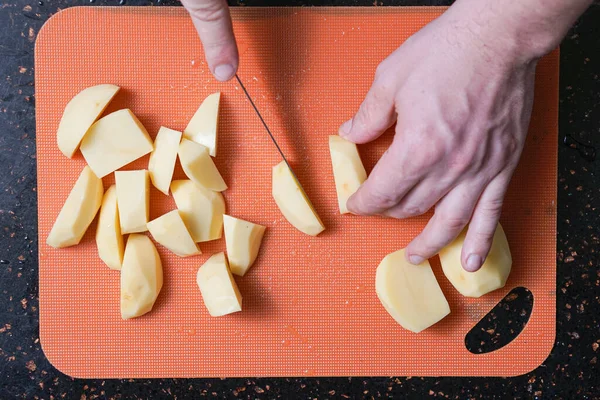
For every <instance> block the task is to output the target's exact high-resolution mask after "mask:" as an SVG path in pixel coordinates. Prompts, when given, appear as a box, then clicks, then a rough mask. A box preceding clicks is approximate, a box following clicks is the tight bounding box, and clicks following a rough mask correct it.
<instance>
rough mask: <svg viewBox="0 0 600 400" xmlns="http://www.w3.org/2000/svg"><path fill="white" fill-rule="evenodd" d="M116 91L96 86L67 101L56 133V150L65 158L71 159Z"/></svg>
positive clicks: (105, 86) (111, 86) (110, 87)
mask: <svg viewBox="0 0 600 400" xmlns="http://www.w3.org/2000/svg"><path fill="white" fill-rule="evenodd" d="M118 91H119V87H118V86H115V85H108V84H104V85H96V86H92V87H89V88H86V89H83V90H82V91H81V92H79V93H78V94H77V95H75V97H73V98H72V99H71V101H69V103H68V104H67V106H66V107H65V110H64V112H63V115H62V118H61V119H60V123H59V124H58V131H57V132H56V142H57V144H58V148H59V149H60V151H61V152H62V153H63V154H64V155H65V156H67V157H69V158H73V155H74V154H75V152H76V151H77V149H78V148H79V144H80V143H81V140H82V139H83V137H84V136H85V134H86V132H87V131H88V129H90V127H91V126H92V125H93V124H94V122H96V120H97V119H98V117H100V115H101V114H102V113H103V112H104V110H105V109H106V106H108V104H109V103H110V101H111V100H112V99H113V98H114V97H115V95H116V94H117V92H118Z"/></svg>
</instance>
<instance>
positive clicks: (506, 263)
mask: <svg viewBox="0 0 600 400" xmlns="http://www.w3.org/2000/svg"><path fill="white" fill-rule="evenodd" d="M466 234H467V230H466V229H465V230H464V231H463V232H462V233H461V234H460V236H458V237H457V238H456V239H455V240H454V241H453V242H452V243H450V244H449V245H448V246H446V247H444V248H443V249H442V250H441V251H440V262H441V263H442V269H443V271H444V275H446V278H448V280H449V281H450V283H452V285H453V286H454V287H455V288H456V290H458V291H459V292H460V294H462V295H463V296H466V297H481V296H483V295H485V294H487V293H490V292H492V291H494V290H496V289H500V288H503V287H504V285H505V284H506V280H507V279H508V276H509V275H510V270H511V268H512V256H511V254H510V247H509V246H508V240H507V239H506V234H505V233H504V229H502V226H500V224H498V226H497V227H496V232H495V233H494V239H493V244H492V248H491V250H490V253H489V255H488V256H487V258H486V260H485V262H484V263H483V265H482V266H481V269H479V270H478V271H476V272H468V271H465V269H464V268H463V267H462V264H461V262H460V260H461V253H462V248H463V244H464V242H465V237H466Z"/></svg>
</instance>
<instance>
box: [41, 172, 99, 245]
mask: <svg viewBox="0 0 600 400" xmlns="http://www.w3.org/2000/svg"><path fill="white" fill-rule="evenodd" d="M103 194H104V187H103V186H102V180H101V179H100V178H98V177H97V176H96V175H94V173H93V172H92V170H91V169H90V167H88V166H86V167H85V168H83V171H81V174H79V178H77V181H76V182H75V185H74V186H73V189H71V193H69V196H68V197H67V200H66V201H65V204H64V205H63V207H62V209H61V210H60V213H59V214H58V217H56V221H55V222H54V225H53V226H52V230H51V231H50V234H49V235H48V238H47V239H46V243H47V244H48V245H49V246H52V247H56V248H60V247H68V246H73V245H76V244H78V243H79V241H81V238H82V237H83V235H84V234H85V231H86V230H87V228H88V227H89V226H90V224H91V223H92V221H93V220H94V217H95V216H96V213H97V212H98V209H99V208H100V204H101V203H102V195H103Z"/></svg>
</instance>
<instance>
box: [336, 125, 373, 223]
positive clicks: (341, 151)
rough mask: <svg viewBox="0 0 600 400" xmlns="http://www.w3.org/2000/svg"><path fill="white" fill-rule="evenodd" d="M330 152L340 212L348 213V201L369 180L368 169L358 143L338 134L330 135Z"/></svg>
mask: <svg viewBox="0 0 600 400" xmlns="http://www.w3.org/2000/svg"><path fill="white" fill-rule="evenodd" d="M329 152H330V154H331V164H332V165H333V178H334V180H335V190H336V192H337V198H338V205H339V207H340V213H342V214H347V213H348V212H349V211H348V207H346V202H347V201H348V199H349V198H350V196H352V195H353V194H354V192H356V191H357V190H358V188H359V187H360V185H362V183H363V182H364V181H366V180H367V171H365V167H364V166H363V163H362V161H361V160H360V155H359V154H358V149H357V148H356V144H354V143H352V142H349V141H347V140H346V139H344V138H342V137H340V136H337V135H331V136H329Z"/></svg>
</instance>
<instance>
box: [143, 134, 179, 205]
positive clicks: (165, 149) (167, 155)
mask: <svg viewBox="0 0 600 400" xmlns="http://www.w3.org/2000/svg"><path fill="white" fill-rule="evenodd" d="M180 141H181V132H177V131H174V130H173V129H169V128H165V127H164V126H161V127H160V129H159V131H158V134H157V135H156V139H155V140H154V151H152V154H150V160H148V172H149V173H150V179H151V180H152V184H153V185H154V187H155V188H157V189H158V190H160V191H161V192H163V193H164V194H166V195H167V196H168V195H169V186H170V185H171V179H173V171H174V170H175V161H176V160H177V151H179V142H180Z"/></svg>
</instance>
